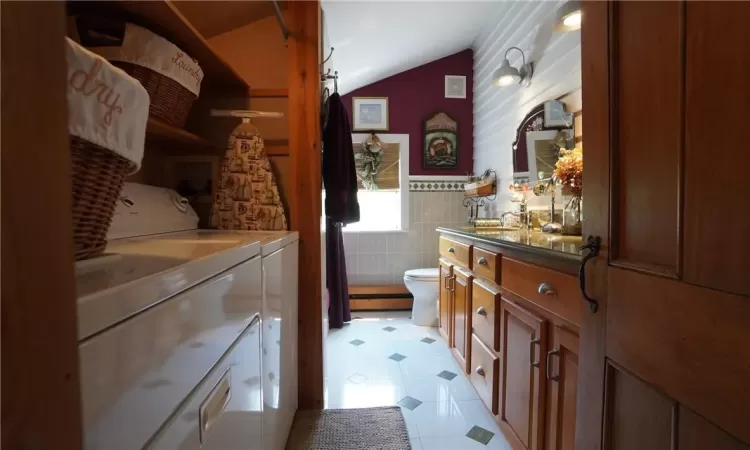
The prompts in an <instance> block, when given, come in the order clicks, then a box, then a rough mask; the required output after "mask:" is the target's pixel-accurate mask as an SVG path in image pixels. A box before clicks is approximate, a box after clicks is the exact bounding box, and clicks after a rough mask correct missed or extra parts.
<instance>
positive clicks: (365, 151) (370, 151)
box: [354, 134, 383, 191]
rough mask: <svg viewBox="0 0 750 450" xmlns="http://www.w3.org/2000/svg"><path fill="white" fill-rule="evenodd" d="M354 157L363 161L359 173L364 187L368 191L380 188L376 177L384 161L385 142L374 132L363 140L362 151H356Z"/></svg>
mask: <svg viewBox="0 0 750 450" xmlns="http://www.w3.org/2000/svg"><path fill="white" fill-rule="evenodd" d="M354 159H356V160H358V161H360V162H361V163H362V168H361V169H359V171H358V172H359V173H357V175H358V176H359V178H360V179H361V180H362V187H364V188H365V189H367V190H368V191H376V190H378V185H377V183H376V182H375V178H376V177H377V175H378V171H379V170H380V163H382V162H383V143H382V142H381V141H380V139H379V138H378V137H377V136H375V134H373V135H372V136H370V137H368V138H367V139H365V140H364V141H363V142H362V152H361V153H356V154H355V155H354Z"/></svg>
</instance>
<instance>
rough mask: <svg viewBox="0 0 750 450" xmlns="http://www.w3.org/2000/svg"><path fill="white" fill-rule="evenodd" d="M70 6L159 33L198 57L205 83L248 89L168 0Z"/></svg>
mask: <svg viewBox="0 0 750 450" xmlns="http://www.w3.org/2000/svg"><path fill="white" fill-rule="evenodd" d="M69 6H70V8H69V9H70V12H72V13H87V12H88V13H95V14H96V13H99V14H106V15H110V16H111V15H113V14H114V15H115V16H116V17H121V18H123V19H125V20H128V21H131V22H133V23H136V24H138V25H141V26H144V27H146V28H148V29H150V30H152V31H154V32H155V33H158V34H159V35H161V36H163V37H164V38H166V39H168V40H169V41H170V42H172V43H173V44H175V45H176V46H177V47H179V48H180V49H181V50H183V51H184V52H185V53H187V54H188V55H189V56H190V57H191V58H195V59H196V60H197V61H198V63H199V64H200V66H201V69H203V73H204V75H205V83H204V84H206V83H207V84H209V85H211V87H216V86H218V87H221V88H222V89H229V90H231V89H237V90H238V91H239V92H247V91H248V89H249V87H248V85H247V83H246V82H245V81H244V80H243V78H242V77H241V76H240V75H239V74H238V73H237V72H236V71H235V70H234V69H233V68H232V67H231V66H230V65H229V64H228V63H227V62H226V61H225V60H224V59H223V58H222V57H221V56H219V54H217V53H216V52H215V51H214V50H213V48H212V47H211V45H210V44H209V43H208V41H206V39H205V38H204V37H203V36H202V35H201V34H200V32H199V31H198V30H197V29H196V28H195V27H194V26H193V25H192V24H191V23H190V21H188V20H187V18H186V17H185V16H184V15H183V14H182V13H181V12H180V11H179V9H178V8H177V6H175V5H174V4H173V3H172V2H171V1H169V0H149V1H128V0H118V1H112V2H70V3H69ZM216 7H217V8H220V6H216ZM201 87H202V88H203V86H201Z"/></svg>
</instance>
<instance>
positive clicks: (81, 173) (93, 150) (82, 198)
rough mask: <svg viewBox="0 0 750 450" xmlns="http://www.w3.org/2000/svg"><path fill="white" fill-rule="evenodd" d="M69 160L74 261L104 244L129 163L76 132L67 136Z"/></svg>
mask: <svg viewBox="0 0 750 450" xmlns="http://www.w3.org/2000/svg"><path fill="white" fill-rule="evenodd" d="M70 154H71V155H70V156H71V159H72V162H73V242H74V244H75V252H76V261H77V260H80V259H86V258H91V257H93V256H96V255H98V254H100V253H101V252H103V251H104V247H106V246H107V230H109V224H110V223H111V222H112V215H113V214H114V213H115V206H116V205H117V199H118V197H119V196H120V191H121V190H122V186H123V184H124V183H125V177H126V176H127V174H128V173H130V172H131V171H132V170H133V163H132V162H130V161H128V160H127V159H125V158H123V157H122V156H119V155H117V154H116V153H113V152H111V151H110V150H108V149H106V148H102V147H99V146H98V145H96V144H92V143H91V142H88V141H86V140H84V139H81V138H79V137H77V136H71V137H70Z"/></svg>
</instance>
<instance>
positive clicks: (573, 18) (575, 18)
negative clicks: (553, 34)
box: [555, 0, 583, 32]
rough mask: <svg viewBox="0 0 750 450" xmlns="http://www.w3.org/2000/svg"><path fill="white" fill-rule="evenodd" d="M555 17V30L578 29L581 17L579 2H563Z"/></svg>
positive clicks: (572, 0) (576, 0)
mask: <svg viewBox="0 0 750 450" xmlns="http://www.w3.org/2000/svg"><path fill="white" fill-rule="evenodd" d="M556 17H557V20H556V21H555V29H556V30H557V31H562V32H566V31H573V30H578V29H580V28H581V19H582V18H583V11H582V10H581V2H580V1H578V0H570V1H569V2H567V3H565V4H564V5H562V6H561V7H560V9H558V10H557V14H556Z"/></svg>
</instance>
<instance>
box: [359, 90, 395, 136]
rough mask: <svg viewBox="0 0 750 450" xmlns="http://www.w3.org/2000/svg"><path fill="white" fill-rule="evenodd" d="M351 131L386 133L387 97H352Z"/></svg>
mask: <svg viewBox="0 0 750 450" xmlns="http://www.w3.org/2000/svg"><path fill="white" fill-rule="evenodd" d="M352 108H353V109H354V125H353V131H388V97H354V98H353V99H352Z"/></svg>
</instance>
